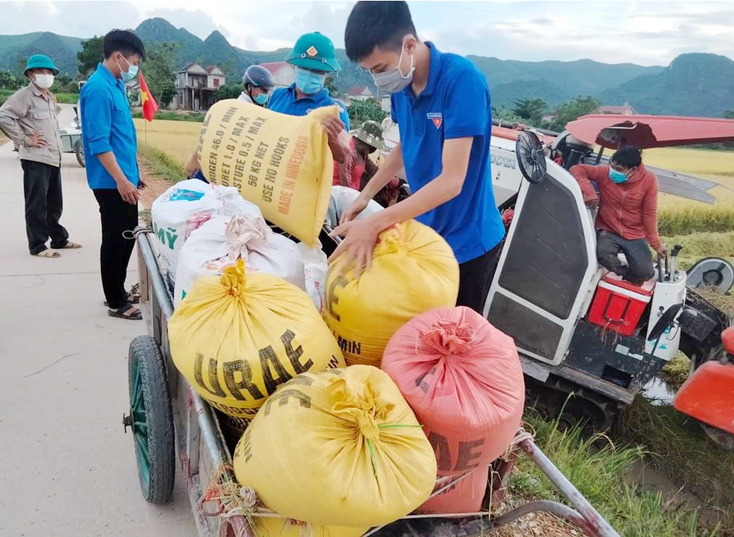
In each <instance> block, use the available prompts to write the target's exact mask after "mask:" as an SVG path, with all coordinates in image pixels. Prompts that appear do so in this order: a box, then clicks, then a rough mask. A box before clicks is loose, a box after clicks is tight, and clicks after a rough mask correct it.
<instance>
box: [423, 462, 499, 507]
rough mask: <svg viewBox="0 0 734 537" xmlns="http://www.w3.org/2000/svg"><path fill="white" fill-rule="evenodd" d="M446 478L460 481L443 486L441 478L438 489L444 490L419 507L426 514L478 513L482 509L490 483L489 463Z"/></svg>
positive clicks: (437, 485) (437, 484)
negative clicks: (463, 473) (464, 473)
mask: <svg viewBox="0 0 734 537" xmlns="http://www.w3.org/2000/svg"><path fill="white" fill-rule="evenodd" d="M446 479H459V481H458V482H455V483H453V484H450V485H448V488H445V487H446V485H444V486H443V487H442V486H441V480H439V482H438V483H436V489H438V490H441V489H443V488H445V490H443V492H440V493H438V494H436V495H435V496H432V497H431V498H429V499H428V500H427V501H426V502H425V503H424V504H423V505H421V506H420V509H418V510H419V511H420V512H421V513H426V514H443V515H447V514H459V513H478V512H480V511H481V510H482V503H483V502H484V495H485V493H486V492H487V488H488V485H489V465H485V466H480V467H479V468H475V469H474V470H472V471H471V472H468V473H467V474H466V475H461V476H452V477H449V478H446Z"/></svg>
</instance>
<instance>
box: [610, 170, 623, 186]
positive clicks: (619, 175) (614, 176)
mask: <svg viewBox="0 0 734 537" xmlns="http://www.w3.org/2000/svg"><path fill="white" fill-rule="evenodd" d="M609 178H610V179H611V180H612V181H614V182H615V183H617V184H619V183H624V182H625V181H627V174H626V173H624V172H618V171H617V170H615V169H614V168H609Z"/></svg>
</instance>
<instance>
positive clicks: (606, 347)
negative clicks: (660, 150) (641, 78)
mask: <svg viewBox="0 0 734 537" xmlns="http://www.w3.org/2000/svg"><path fill="white" fill-rule="evenodd" d="M539 136H540V138H539V137H538V136H536V134H535V133H533V132H523V131H518V130H516V129H508V128H504V127H501V126H497V127H495V128H494V130H493V137H492V161H493V170H492V174H493V184H494V189H495V195H496V198H497V204H498V206H499V208H500V209H501V210H506V209H512V210H513V211H514V216H513V219H512V223H511V225H510V227H509V231H508V234H507V238H506V240H505V245H504V249H503V252H502V255H501V258H500V261H499V265H498V268H497V273H496V275H495V278H494V280H493V282H492V287H491V289H490V292H489V296H488V299H487V304H486V306H485V316H486V317H487V318H488V319H489V320H490V321H491V322H492V323H493V324H494V325H495V326H497V327H498V328H500V329H501V330H503V331H504V332H506V333H508V334H509V335H511V336H512V337H514V338H515V340H516V342H517V345H518V347H519V348H520V349H521V353H522V361H523V367H524V370H525V374H526V377H527V380H528V386H529V394H528V395H529V401H535V402H536V403H537V406H539V407H540V408H541V409H543V410H545V411H546V412H547V413H548V414H549V415H557V414H558V413H559V412H560V410H561V408H564V405H565V410H564V415H563V416H562V420H563V421H564V422H569V423H570V422H574V421H578V420H586V421H587V423H589V424H590V425H591V426H592V427H593V428H594V429H597V430H603V429H607V428H609V427H610V426H611V425H612V423H613V421H614V419H615V416H616V414H617V412H618V410H619V409H620V408H621V407H622V406H623V405H627V404H630V403H631V402H632V400H633V398H634V395H635V394H636V393H637V392H639V391H640V390H641V389H642V388H643V387H644V386H645V385H646V384H647V383H648V382H649V381H650V380H651V379H653V378H654V377H655V376H656V375H657V374H658V373H659V372H660V370H661V369H662V368H663V367H664V366H665V364H666V363H667V362H668V361H670V360H671V359H672V358H673V357H674V356H675V354H676V353H677V352H678V350H681V351H683V352H684V353H685V354H686V355H687V356H688V357H689V358H690V359H691V363H692V371H693V370H696V371H697V370H698V368H699V367H701V366H702V365H704V364H705V363H707V362H716V361H721V363H722V366H721V367H715V366H713V365H707V366H706V368H705V369H704V371H706V374H705V375H703V374H694V375H693V377H694V378H692V379H691V380H690V381H689V383H688V384H687V385H686V387H685V388H684V390H683V391H684V392H687V391H689V390H690V391H693V392H695V393H698V394H699V395H701V394H703V393H704V392H705V391H706V390H700V389H694V387H695V386H696V385H698V383H699V382H705V383H706V385H714V384H716V385H719V384H721V385H726V382H724V381H723V380H721V379H725V378H726V379H729V381H728V382H729V384H728V386H730V388H729V391H728V392H727V393H728V395H727V396H726V404H724V406H727V410H728V412H723V411H717V416H718V417H717V418H716V419H715V420H713V419H712V418H711V417H710V415H709V413H708V412H706V411H705V409H706V408H707V407H711V406H716V405H718V406H721V404H722V403H715V402H713V400H709V399H703V400H701V401H700V402H699V404H691V403H688V404H685V405H684V404H682V403H676V408H678V409H679V410H681V411H683V412H685V413H686V414H689V415H691V416H692V417H694V418H696V419H698V420H699V421H701V422H702V423H704V424H705V425H706V427H705V428H706V429H707V431H708V432H709V433H710V436H712V438H714V439H716V440H718V441H719V442H721V441H722V439H723V438H728V441H729V443H731V438H730V437H731V435H732V433H734V410H733V409H734V388H731V386H732V383H731V380H730V379H731V375H732V372H734V364H732V363H731V357H729V358H727V356H726V354H725V353H724V352H723V350H722V346H721V334H722V332H723V331H724V329H726V328H727V327H728V326H729V324H730V323H731V320H730V319H728V318H727V316H726V315H725V314H724V313H723V312H722V311H720V310H719V309H718V308H717V307H716V306H714V305H713V304H711V303H710V302H709V301H707V300H705V299H704V298H703V297H702V296H701V295H700V294H699V293H697V292H696V289H698V288H701V287H708V288H712V289H714V290H716V291H717V292H719V293H722V294H725V293H728V292H729V290H730V289H731V287H732V283H734V268H733V267H732V265H731V264H730V263H729V262H728V261H726V260H724V259H720V258H706V259H703V260H701V261H699V262H698V263H696V264H695V266H694V267H693V268H692V269H691V270H689V271H688V273H686V272H685V271H683V270H680V269H679V268H678V267H677V264H676V260H677V256H678V254H679V252H680V251H681V247H680V246H676V247H674V248H673V249H672V251H671V254H670V259H668V258H667V257H666V258H664V259H660V258H659V259H658V265H657V276H656V277H655V278H654V279H652V280H650V281H648V282H646V283H645V284H644V285H643V286H641V287H637V286H634V285H630V284H629V283H627V282H624V281H622V280H621V279H619V278H618V277H617V276H616V275H614V274H611V273H608V271H606V269H604V268H602V267H600V266H599V265H598V264H597V259H596V233H595V230H594V221H593V218H594V216H593V215H592V214H591V212H590V211H589V210H588V209H587V208H586V206H585V205H584V201H583V197H582V194H581V190H580V188H579V186H578V184H577V182H576V180H575V179H574V178H573V176H571V174H570V173H569V172H568V169H569V168H570V167H571V166H573V165H575V164H579V163H586V164H599V163H602V162H604V160H605V159H604V157H603V153H604V150H605V148H607V149H616V148H617V147H620V146H621V145H624V144H633V145H635V146H637V147H640V148H641V149H648V148H653V147H669V146H680V145H692V144H704V143H718V142H730V141H734V121H729V120H720V119H708V118H688V117H661V116H633V117H624V118H623V117H620V116H610V115H591V116H585V117H582V118H580V119H578V120H576V121H574V122H571V123H569V124H568V125H567V130H566V131H564V132H563V133H561V134H557V133H549V132H547V131H541V132H540V133H539ZM593 144H596V145H597V146H598V147H599V149H598V150H597V151H595V149H594V145H593ZM550 155H552V156H553V157H554V160H551V159H550V158H548V156H550ZM649 168H650V169H652V170H653V171H654V172H655V173H656V175H657V176H658V179H659V181H660V190H661V191H662V192H666V193H669V194H673V195H677V196H681V197H685V198H688V199H693V200H697V201H701V202H704V203H713V202H714V201H715V198H714V197H713V196H712V195H711V194H710V193H709V190H710V189H711V188H713V187H714V186H716V183H714V182H711V181H705V180H703V179H698V178H695V177H690V176H684V175H682V174H678V173H676V172H671V171H669V170H663V169H660V168H652V167H649ZM724 364H726V365H724ZM695 377H699V378H704V377H705V379H706V380H705V381H704V380H701V381H695V382H694V380H695ZM716 379H719V380H716ZM569 394H573V395H574V397H572V398H570V399H569ZM682 396H683V394H681V395H680V397H682ZM686 400H689V401H690V399H688V398H686ZM723 414H726V416H723ZM712 428H713V429H712Z"/></svg>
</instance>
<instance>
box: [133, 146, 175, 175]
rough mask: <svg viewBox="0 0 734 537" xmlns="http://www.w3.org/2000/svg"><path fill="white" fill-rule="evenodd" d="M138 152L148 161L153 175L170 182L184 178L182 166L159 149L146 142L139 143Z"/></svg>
mask: <svg viewBox="0 0 734 537" xmlns="http://www.w3.org/2000/svg"><path fill="white" fill-rule="evenodd" d="M138 153H139V154H140V156H142V157H143V158H144V159H145V160H146V161H147V162H148V165H149V166H150V171H151V173H152V174H153V175H156V176H158V177H161V178H163V179H165V180H167V181H170V182H172V183H177V182H179V181H182V180H184V179H185V178H186V176H185V174H184V168H183V166H181V164H180V163H179V162H178V161H177V160H174V159H172V158H171V157H170V156H168V155H167V154H166V153H164V152H163V151H161V150H160V149H156V148H155V147H152V146H150V145H146V144H139V145H138Z"/></svg>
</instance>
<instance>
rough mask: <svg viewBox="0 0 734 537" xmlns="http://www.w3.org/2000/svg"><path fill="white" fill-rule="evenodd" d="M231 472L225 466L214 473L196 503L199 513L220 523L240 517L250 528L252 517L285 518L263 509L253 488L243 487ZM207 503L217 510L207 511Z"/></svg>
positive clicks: (243, 530) (227, 465)
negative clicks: (218, 518) (217, 519)
mask: <svg viewBox="0 0 734 537" xmlns="http://www.w3.org/2000/svg"><path fill="white" fill-rule="evenodd" d="M233 472H234V469H233V468H232V466H231V465H229V464H225V465H222V466H220V467H219V469H218V470H217V471H216V472H215V473H214V476H213V477H212V479H211V481H210V482H209V485H207V487H206V488H205V489H204V492H203V493H202V495H201V498H199V501H198V503H197V506H196V507H197V510H198V511H199V513H201V514H202V515H204V516H207V517H217V516H218V517H220V519H221V520H222V521H226V520H229V519H230V518H234V517H242V518H244V519H245V521H246V522H247V526H248V527H250V528H251V527H252V525H253V518H254V517H269V518H286V517H283V516H281V515H279V514H277V513H275V512H274V511H271V510H270V509H267V508H266V507H264V506H263V505H262V504H261V503H260V500H259V498H258V497H257V493H256V492H255V490H254V489H253V488H251V487H243V486H241V485H240V484H239V483H237V482H236V481H235V480H234V479H232V474H233ZM207 502H217V508H216V509H215V510H207V509H206V508H205V507H204V504H205V503H207ZM220 524H221V522H220ZM244 532H246V529H245V528H243V529H242V530H241V531H240V535H238V536H237V537H242V535H243V534H244Z"/></svg>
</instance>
